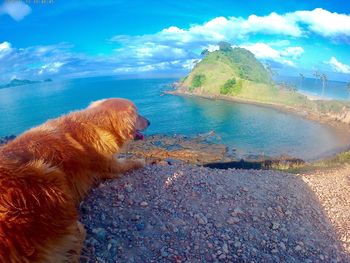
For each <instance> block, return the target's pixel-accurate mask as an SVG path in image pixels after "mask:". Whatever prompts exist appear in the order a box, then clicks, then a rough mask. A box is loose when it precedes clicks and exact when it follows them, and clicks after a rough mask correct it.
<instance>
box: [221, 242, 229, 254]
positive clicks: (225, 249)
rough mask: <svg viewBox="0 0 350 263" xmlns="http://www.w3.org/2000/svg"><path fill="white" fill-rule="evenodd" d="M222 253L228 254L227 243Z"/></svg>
mask: <svg viewBox="0 0 350 263" xmlns="http://www.w3.org/2000/svg"><path fill="white" fill-rule="evenodd" d="M222 251H224V253H226V254H228V246H227V244H226V243H225V244H224V245H223V246H222Z"/></svg>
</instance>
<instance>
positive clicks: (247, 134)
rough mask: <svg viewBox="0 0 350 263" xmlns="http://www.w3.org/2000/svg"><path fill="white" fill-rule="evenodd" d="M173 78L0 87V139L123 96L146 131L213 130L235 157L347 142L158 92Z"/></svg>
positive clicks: (264, 115) (326, 148)
mask: <svg viewBox="0 0 350 263" xmlns="http://www.w3.org/2000/svg"><path fill="white" fill-rule="evenodd" d="M174 81H175V79H132V80H130V79H128V80H121V79H117V78H112V77H103V78H88V79H75V80H69V81H61V82H52V83H41V84H34V85H27V86H22V87H15V88H8V89H0V137H1V136H5V135H10V134H20V133H21V132H23V131H25V130H26V129H28V128H31V127H33V126H36V125H38V124H40V123H42V122H44V121H46V120H47V119H49V118H54V117H57V116H60V115H61V114H65V113H67V112H69V111H73V110H76V109H82V108H85V107H86V106H87V105H88V104H89V103H90V102H91V101H94V100H98V99H102V98H108V97H124V98H128V99H131V100H133V101H134V102H135V103H136V105H137V106H138V108H139V111H140V113H141V114H142V115H144V116H146V117H147V118H148V119H149V120H150V121H151V126H150V127H149V129H148V131H147V133H146V134H168V135H173V134H185V135H197V134H205V133H209V132H210V131H215V132H216V135H217V140H218V142H221V143H225V144H226V145H228V146H229V148H230V149H231V150H232V149H235V150H236V151H235V152H236V154H237V156H239V157H246V156H248V155H258V154H264V155H267V156H279V155H281V154H288V155H291V156H297V157H301V158H306V159H312V158H316V157H319V156H320V155H322V154H325V153H329V152H330V151H333V150H334V149H336V148H339V147H342V146H345V145H346V144H347V143H349V140H348V138H345V137H344V136H340V135H339V134H337V133H336V132H335V131H334V130H332V129H330V128H328V127H326V126H323V125H320V124H318V123H315V122H312V121H307V120H304V119H302V118H300V117H298V116H294V115H291V114H286V113H282V112H279V111H277V110H274V109H270V108H265V107H259V106H254V105H248V104H239V103H232V102H225V101H210V100H206V99H200V98H187V97H178V96H171V95H165V96H160V94H161V93H162V91H164V90H166V89H169V88H170V84H171V83H172V82H174Z"/></svg>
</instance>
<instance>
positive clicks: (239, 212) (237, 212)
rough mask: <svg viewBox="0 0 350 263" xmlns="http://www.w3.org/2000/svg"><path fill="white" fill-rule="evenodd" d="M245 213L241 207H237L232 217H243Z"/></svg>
mask: <svg viewBox="0 0 350 263" xmlns="http://www.w3.org/2000/svg"><path fill="white" fill-rule="evenodd" d="M243 214H244V212H243V210H242V209H241V208H239V207H236V208H235V209H234V210H233V212H231V216H233V217H235V216H238V215H243Z"/></svg>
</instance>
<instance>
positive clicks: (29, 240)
mask: <svg viewBox="0 0 350 263" xmlns="http://www.w3.org/2000/svg"><path fill="white" fill-rule="evenodd" d="M148 125H149V122H148V121H147V120H146V119H145V118H143V117H141V116H139V115H138V114H137V110H136V108H135V106H134V104H132V103H131V102H130V101H128V100H123V99H108V100H101V101H97V102H94V103H92V104H91V105H90V107H89V108H87V109H85V110H82V111H77V112H73V113H71V114H69V115H66V116H63V117H60V118H57V119H54V120H49V121H47V122H46V123H44V124H43V125H41V126H38V127H36V128H33V129H31V130H29V131H27V132H25V133H24V134H22V135H21V136H19V137H18V138H16V139H15V140H14V141H12V142H10V143H8V144H7V145H5V146H4V147H2V148H1V149H0V262H8V263H19V262H21V263H22V262H24V263H26V262H79V256H80V252H81V248H82V243H83V241H84V239H85V231H84V228H83V226H82V224H81V223H79V221H78V211H77V206H78V204H79V203H80V202H81V200H82V199H83V198H84V196H85V195H86V194H87V192H88V191H89V189H90V188H91V187H92V186H93V185H94V184H95V183H96V182H98V181H100V180H101V179H106V178H115V177H117V176H118V175H119V174H121V173H124V172H126V171H128V170H130V169H136V168H140V167H142V166H143V164H144V162H143V161H141V160H118V159H116V158H115V156H114V154H115V153H117V152H118V150H119V149H120V147H121V146H122V145H123V144H124V143H125V142H126V141H127V140H129V139H133V138H134V136H135V134H136V132H137V130H143V129H145V128H146V127H147V126H148Z"/></svg>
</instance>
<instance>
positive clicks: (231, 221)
mask: <svg viewBox="0 0 350 263" xmlns="http://www.w3.org/2000/svg"><path fill="white" fill-rule="evenodd" d="M239 221H240V220H239V218H238V217H230V218H229V219H227V221H226V222H227V224H229V225H233V224H237V223H239Z"/></svg>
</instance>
